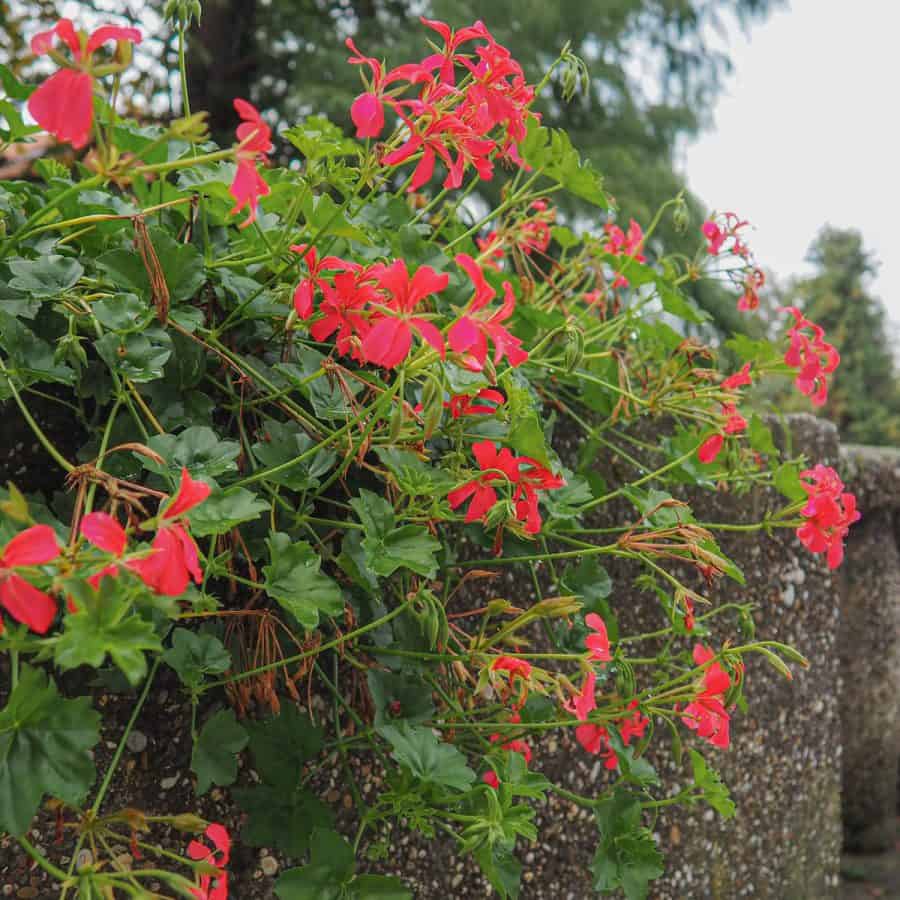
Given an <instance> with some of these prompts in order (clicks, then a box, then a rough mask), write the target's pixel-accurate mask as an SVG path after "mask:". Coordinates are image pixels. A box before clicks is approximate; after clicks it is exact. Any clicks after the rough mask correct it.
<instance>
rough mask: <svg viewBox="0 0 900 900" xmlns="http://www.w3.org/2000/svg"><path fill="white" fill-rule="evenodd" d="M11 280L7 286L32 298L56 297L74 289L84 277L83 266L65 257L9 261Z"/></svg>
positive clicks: (53, 255)
mask: <svg viewBox="0 0 900 900" xmlns="http://www.w3.org/2000/svg"><path fill="white" fill-rule="evenodd" d="M8 265H9V268H10V271H11V272H12V273H13V276H14V277H13V278H11V279H10V282H9V286H10V287H11V288H15V289H16V290H18V291H24V292H25V293H26V294H31V295H32V296H33V297H58V296H59V295H60V294H62V293H63V292H65V291H67V290H69V288H71V287H74V286H75V284H76V283H77V282H78V279H79V278H81V276H82V275H84V266H82V265H81V263H80V262H78V260H77V259H70V258H69V257H67V256H57V255H55V254H50V255H49V256H39V257H38V258H37V259H11V260H10V261H9V263H8Z"/></svg>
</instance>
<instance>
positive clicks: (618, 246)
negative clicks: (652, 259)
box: [603, 219, 647, 289]
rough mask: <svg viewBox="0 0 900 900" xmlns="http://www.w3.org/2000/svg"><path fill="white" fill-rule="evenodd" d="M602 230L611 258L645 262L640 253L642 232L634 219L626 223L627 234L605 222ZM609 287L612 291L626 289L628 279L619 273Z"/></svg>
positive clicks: (645, 259) (645, 258)
mask: <svg viewBox="0 0 900 900" xmlns="http://www.w3.org/2000/svg"><path fill="white" fill-rule="evenodd" d="M603 230H604V231H605V232H606V235H607V239H608V240H607V245H606V250H607V252H608V253H611V254H612V255H613V256H627V257H631V259H633V260H635V262H639V263H644V262H646V261H647V257H646V256H644V254H643V252H642V248H643V245H644V232H643V230H642V229H641V226H640V225H638V223H637V222H635V221H634V219H632V220H631V221H630V222H629V223H628V233H627V234H626V233H625V232H624V231H622V229H621V228H619V226H618V225H613V224H612V222H607V223H606V225H605V226H604V228H603ZM611 287H612V288H613V289H615V288H622V287H628V279H627V278H625V277H624V276H623V275H622V274H621V273H617V274H616V278H615V280H614V281H613V283H612V285H611Z"/></svg>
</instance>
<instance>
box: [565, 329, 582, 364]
mask: <svg viewBox="0 0 900 900" xmlns="http://www.w3.org/2000/svg"><path fill="white" fill-rule="evenodd" d="M583 360H584V332H582V330H581V329H580V328H578V326H576V325H573V326H572V327H571V328H569V329H568V330H567V331H566V355H565V365H566V372H567V373H568V374H569V375H571V374H572V372H574V371H575V370H576V369H577V368H578V367H579V366H580V365H581V363H582V361H583Z"/></svg>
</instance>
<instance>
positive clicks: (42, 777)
mask: <svg viewBox="0 0 900 900" xmlns="http://www.w3.org/2000/svg"><path fill="white" fill-rule="evenodd" d="M99 740H100V715H99V713H97V712H95V711H94V710H93V709H91V705H90V699H89V698H88V697H78V698H76V699H74V700H66V699H64V698H63V697H61V696H60V695H59V694H58V693H57V690H56V685H54V684H53V682H52V681H49V680H48V679H47V676H46V674H45V673H44V672H42V671H41V670H40V669H33V668H31V667H30V666H26V665H23V666H22V667H21V670H20V672H19V682H18V684H17V685H16V686H15V688H13V690H12V693H11V694H10V696H9V701H8V703H7V704H6V707H5V708H4V709H3V710H0V831H7V832H9V833H10V834H14V835H15V834H24V833H25V831H27V830H28V827H29V826H30V825H31V820H32V819H33V818H34V815H35V813H36V812H37V810H38V807H39V806H40V803H41V798H42V797H43V796H44V794H50V795H51V796H53V797H57V798H59V799H60V800H63V801H64V802H66V803H69V804H72V805H73V806H77V805H78V804H80V803H81V802H82V801H83V800H84V798H85V796H86V795H87V792H88V791H89V790H90V788H91V785H92V784H93V783H94V779H95V778H96V769H95V768H94V762H93V760H92V759H91V757H90V755H89V751H90V750H91V748H93V747H94V745H95V744H96V743H97V742H98V741H99Z"/></svg>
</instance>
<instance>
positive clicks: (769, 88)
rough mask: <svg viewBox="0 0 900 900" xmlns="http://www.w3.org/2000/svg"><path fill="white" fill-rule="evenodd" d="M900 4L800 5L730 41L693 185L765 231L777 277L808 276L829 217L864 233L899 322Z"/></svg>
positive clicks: (766, 253) (696, 150)
mask: <svg viewBox="0 0 900 900" xmlns="http://www.w3.org/2000/svg"><path fill="white" fill-rule="evenodd" d="M898 35H900V2H898V0H853V2H851V3H846V2H843V0H792V2H791V3H790V9H782V10H780V11H778V12H776V13H774V14H773V15H772V16H771V17H770V18H769V19H768V20H767V21H766V22H765V23H764V24H763V25H761V26H760V25H757V26H755V27H753V28H752V30H751V32H750V34H749V35H748V36H745V35H743V34H742V33H741V32H740V30H739V29H737V28H735V29H733V30H732V32H731V33H730V34H729V36H728V49H729V52H730V54H731V57H732V59H733V61H734V73H733V75H732V76H731V77H730V79H729V80H728V81H727V83H726V87H725V90H724V91H723V94H722V96H721V98H720V99H719V102H718V105H717V106H716V110H715V126H714V130H712V131H710V132H709V133H708V134H706V135H704V136H703V137H702V138H701V139H700V140H699V141H697V142H696V143H695V144H693V145H692V146H690V147H688V148H687V150H686V152H685V154H684V155H683V164H684V168H685V170H686V172H687V175H688V179H689V182H690V185H691V187H692V189H693V190H694V191H695V192H696V193H697V194H699V196H700V197H702V198H703V200H704V201H705V202H706V203H707V204H708V205H709V206H711V207H713V208H715V209H717V210H733V211H734V212H737V213H739V214H740V215H741V216H742V217H743V218H745V219H749V220H750V221H751V223H752V224H753V225H754V226H755V231H754V232H752V233H750V235H749V239H750V245H751V247H753V249H754V250H755V252H756V256H757V259H758V260H759V262H760V263H761V264H762V265H763V267H764V268H767V269H769V270H771V271H773V272H775V273H776V275H777V276H779V277H782V278H786V277H787V276H789V275H792V274H797V273H804V272H805V271H808V269H807V266H806V264H805V262H804V257H805V255H806V250H807V248H808V247H809V244H810V242H811V241H812V239H813V238H814V236H815V234H816V232H817V231H818V230H819V228H820V227H821V226H822V225H823V224H824V223H826V222H828V223H830V224H832V225H835V226H838V227H852V228H856V229H858V230H860V231H861V232H862V235H863V239H864V242H865V245H866V247H867V249H869V250H870V251H871V252H872V253H873V254H874V256H875V257H876V259H877V260H879V261H880V263H881V266H880V269H879V272H878V274H877V276H876V277H875V279H874V281H873V282H872V284H871V286H870V287H871V289H872V292H873V293H874V294H875V295H876V296H878V297H880V298H881V299H882V300H883V301H884V304H885V306H886V307H887V309H888V312H889V315H890V317H891V319H892V320H893V321H894V322H895V323H900V103H898V98H897V92H898V89H900V46H898Z"/></svg>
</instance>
